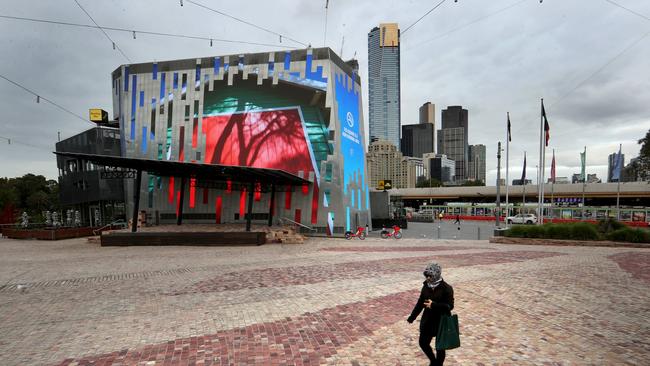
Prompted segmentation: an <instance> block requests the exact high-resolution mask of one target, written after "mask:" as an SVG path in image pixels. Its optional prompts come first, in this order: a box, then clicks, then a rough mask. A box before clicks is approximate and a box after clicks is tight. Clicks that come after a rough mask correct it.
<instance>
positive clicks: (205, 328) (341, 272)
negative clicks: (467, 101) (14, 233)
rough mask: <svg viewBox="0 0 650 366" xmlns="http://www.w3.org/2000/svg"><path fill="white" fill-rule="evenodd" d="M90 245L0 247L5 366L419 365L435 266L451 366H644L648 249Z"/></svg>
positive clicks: (1, 357)
mask: <svg viewBox="0 0 650 366" xmlns="http://www.w3.org/2000/svg"><path fill="white" fill-rule="evenodd" d="M358 244H359V243H358V242H357V243H355V242H349V241H345V240H334V239H310V240H308V241H307V242H306V244H303V245H280V244H271V245H265V246H261V247H255V248H236V247H230V248H228V247H224V248H192V247H182V248H181V247H164V248H145V247H140V248H101V247H99V246H97V245H96V244H90V243H87V242H86V241H84V240H81V239H74V240H67V241H61V242H47V243H45V242H38V241H13V240H8V239H0V251H2V253H3V255H2V256H1V257H0V332H1V334H2V337H1V338H0V365H8V366H14V365H66V366H79V365H150V366H151V365H427V364H428V361H427V360H426V359H425V357H424V356H423V354H422V353H421V351H420V350H419V347H418V344H417V343H418V324H417V322H416V324H408V323H407V322H406V321H405V319H406V317H407V315H408V314H409V313H410V310H411V308H412V306H413V304H414V302H415V300H416V299H417V295H418V293H419V288H420V287H421V285H422V280H423V277H422V269H423V267H424V266H425V265H426V263H428V262H429V261H432V260H435V261H437V262H439V263H441V265H442V266H443V277H445V279H446V280H447V281H448V282H449V283H450V284H452V285H453V286H454V291H455V297H456V308H455V309H454V312H455V313H457V314H458V316H459V319H460V326H461V342H462V346H461V348H459V349H456V350H452V351H449V352H447V361H446V363H445V364H446V365H447V364H449V365H643V364H647V360H648V359H649V358H650V341H649V340H650V321H649V320H648V318H650V301H649V300H650V295H649V293H650V292H649V291H648V282H650V275H648V273H650V271H648V269H649V266H650V250H648V249H642V248H638V249H637V248H634V249H631V248H591V247H557V246H554V247H550V246H549V247H546V246H537V245H536V246H526V245H500V244H489V243H488V242H487V241H470V240H453V241H445V240H430V239H406V238H405V239H402V240H401V241H393V242H391V243H390V245H386V242H385V241H383V240H382V239H378V238H377V239H375V238H368V239H367V240H366V242H364V245H363V246H359V245H358Z"/></svg>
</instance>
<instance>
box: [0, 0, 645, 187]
mask: <svg viewBox="0 0 650 366" xmlns="http://www.w3.org/2000/svg"><path fill="white" fill-rule="evenodd" d="M78 1H79V3H80V4H81V5H82V6H83V7H84V8H85V9H86V11H88V13H90V15H91V16H92V17H93V18H94V19H95V21H96V22H97V23H98V24H99V25H100V26H104V27H120V28H127V29H135V30H145V31H155V32H164V33H177V34H185V35H195V36H203V37H208V38H215V39H217V38H221V39H227V40H232V41H236V40H241V41H247V42H257V43H267V44H277V45H278V47H271V46H257V45H249V44H238V43H225V42H219V41H214V42H213V45H212V47H211V46H210V43H209V42H208V41H201V40H190V39H180V38H171V37H160V36H151V35H145V34H138V33H136V39H133V35H132V34H131V33H122V32H115V31H108V30H107V31H106V32H107V33H108V35H109V36H110V37H111V38H112V39H113V40H114V41H115V42H116V43H117V45H118V46H119V48H120V49H122V51H123V52H124V54H125V55H126V56H127V57H128V58H129V59H130V60H131V61H132V62H133V63H139V62H151V61H154V60H158V61H162V60H171V59H180V58H194V57H206V56H218V55H223V54H236V53H247V52H263V51H271V50H280V49H283V47H302V46H300V45H299V44H297V43H294V42H291V41H289V40H288V39H286V38H283V39H282V43H280V39H279V37H278V36H276V35H272V34H269V33H267V32H264V31H261V30H259V29H256V28H254V27H251V26H249V25H246V24H242V23H240V22H237V21H235V20H233V19H230V18H227V17H224V16H222V15H219V14H217V13H214V12H211V11H209V10H206V9H204V8H201V7H199V6H196V5H194V4H191V3H188V1H187V0H186V1H185V2H184V6H183V7H181V6H180V1H179V0H156V1H154V0H138V1H132V0H131V1H129V0H112V1H99V0H78ZM197 2H199V3H202V4H205V5H206V6H208V7H210V8H213V9H216V10H220V11H223V12H226V13H229V14H231V15H233V16H236V17H239V18H241V19H244V20H247V21H249V22H251V23H255V24H257V25H259V26H261V27H264V28H267V29H269V30H273V31H275V32H277V33H281V34H284V35H285V36H287V37H291V38H293V39H296V40H299V41H301V42H304V43H310V44H311V45H313V46H314V47H321V46H323V44H324V42H323V41H324V37H325V0H322V1H321V0H318V1H317V0H309V1H306V0H302V1H298V0H275V1H262V0H255V1H244V0H242V1H210V0H197ZM612 2H615V3H617V4H619V5H621V6H624V7H626V8H628V9H630V10H631V11H634V12H636V13H638V15H635V14H633V13H632V12H630V11H626V10H624V9H621V8H620V7H617V6H615V5H614V4H612V3H611V2H610V1H608V0H571V1H567V0H545V1H544V2H543V3H541V4H540V3H539V0H490V1H486V0H459V1H458V2H457V3H455V2H454V1H453V0H447V1H445V2H444V3H443V4H442V5H441V6H440V7H438V8H437V9H436V10H434V11H433V12H431V13H430V14H429V15H428V16H426V17H425V18H424V19H422V20H421V21H420V22H419V23H417V24H416V25H415V26H414V27H412V28H411V29H409V30H408V31H406V32H404V33H403V34H402V40H401V42H402V48H401V62H402V70H401V77H402V82H401V89H402V124H411V123H417V120H418V108H419V107H420V105H422V104H423V103H425V102H427V101H430V102H432V103H434V104H435V105H436V123H437V128H439V127H440V111H441V110H442V109H444V108H445V107H446V106H449V105H462V106H463V107H464V108H466V109H468V110H469V141H470V144H485V145H486V146H487V170H488V177H487V179H488V185H494V182H495V178H496V150H497V148H496V146H497V141H502V142H503V143H504V146H505V139H506V112H508V111H509V112H510V116H511V121H512V126H513V129H512V132H513V140H512V142H511V144H510V179H511V180H512V179H513V178H514V179H516V178H518V177H520V176H521V173H522V163H523V153H524V150H526V151H527V152H528V159H527V165H528V169H527V177H528V178H531V179H533V182H534V181H535V180H536V177H537V174H536V172H535V166H536V165H537V159H538V156H539V143H538V141H539V111H540V98H542V97H543V98H544V101H545V106H546V112H547V116H548V119H549V122H550V126H551V139H550V146H549V150H548V155H547V172H546V176H547V177H548V176H549V169H550V168H549V167H550V160H551V157H550V155H551V153H550V149H553V148H554V149H555V150H556V160H557V175H558V176H568V177H570V176H571V174H572V173H577V172H579V170H580V156H579V153H580V152H581V151H582V150H583V148H584V146H587V172H588V173H597V174H598V176H599V177H600V178H602V179H603V180H605V179H606V175H607V155H608V154H610V153H612V152H615V151H617V150H618V145H619V143H621V144H623V153H624V154H625V159H626V163H627V162H628V161H629V159H630V158H631V157H635V156H637V155H638V152H639V148H640V146H639V145H638V144H637V140H638V139H640V138H642V137H644V136H645V134H646V132H647V131H648V130H649V129H650V66H649V65H650V63H649V62H648V60H650V36H649V35H650V33H649V32H650V1H647V0H612ZM438 3H439V0H434V1H415V0H410V1H385V0H367V1H366V0H355V1H350V0H330V1H329V10H328V15H327V16H328V17H327V32H326V45H327V46H329V47H331V48H332V49H334V50H335V51H336V52H337V53H340V51H341V44H342V38H343V37H345V41H344V44H343V52H342V58H343V59H349V58H351V57H353V55H354V54H355V53H356V57H357V58H358V60H359V63H360V68H361V70H360V74H361V77H362V83H363V89H364V90H363V91H364V96H363V101H364V116H365V120H366V124H367V122H368V106H367V101H368V97H367V80H366V75H367V73H368V63H367V52H368V50H367V33H368V32H369V31H370V29H372V28H373V27H374V26H376V25H378V24H379V23H382V22H397V23H399V25H400V28H401V29H402V30H404V29H406V28H407V27H408V26H409V25H411V24H412V23H414V22H415V21H416V20H417V19H418V18H420V17H421V16H422V15H423V14H424V13H426V12H427V11H428V10H429V9H431V8H432V7H433V6H435V5H436V4H438ZM0 4H2V6H1V7H0V9H1V10H0V15H5V16H7V15H9V16H15V17H26V18H38V19H47V20H56V21H62V22H71V23H82V24H92V22H91V20H90V19H89V18H88V16H87V15H86V14H85V13H84V12H83V11H82V10H81V9H80V8H79V7H78V6H77V4H76V3H75V1H74V0H57V1H46V0H40V1H37V0H21V1H8V0H0ZM0 49H2V52H0V75H3V76H5V77H7V78H9V79H11V80H13V81H15V82H17V83H20V84H22V85H23V86H25V87H27V88H28V89H30V90H32V91H34V92H36V93H38V94H40V95H42V96H43V97H44V98H47V99H49V100H51V101H53V102H55V103H57V104H59V105H60V106H62V107H64V108H66V109H68V110H70V111H72V112H74V113H76V114H78V115H80V116H83V117H85V116H87V115H88V108H92V107H100V108H103V109H105V110H108V111H111V109H112V100H111V75H110V74H111V72H112V71H113V70H114V69H115V68H117V67H118V66H119V65H121V64H127V63H129V61H128V60H127V59H126V58H125V57H124V56H122V55H121V54H120V53H119V52H118V51H117V50H113V47H112V44H111V41H109V40H108V39H107V38H106V37H105V36H104V34H102V32H101V31H100V30H98V29H91V28H78V27H69V26H63V25H53V24H43V23H33V22H25V21H17V20H10V19H6V18H0ZM0 95H1V96H2V100H1V102H0V126H1V132H0V136H2V138H0V154H1V156H2V159H1V163H0V176H7V177H14V176H20V175H23V174H26V173H29V172H32V173H36V174H43V175H45V176H47V177H48V178H56V176H57V169H56V160H55V158H54V155H53V154H52V153H51V151H53V150H54V143H55V141H56V140H57V132H59V131H60V133H61V137H62V138H66V137H69V136H72V135H74V134H77V133H79V132H81V131H83V130H85V129H87V128H88V127H90V126H91V124H90V123H87V122H83V121H81V120H80V119H78V118H76V117H74V116H72V115H70V114H68V113H65V112H63V111H61V110H59V109H58V108H56V107H54V106H52V105H50V104H48V103H47V102H45V101H43V100H41V102H40V103H38V104H37V103H36V97H34V96H33V95H31V94H29V93H28V92H26V91H24V90H22V89H20V88H18V87H16V86H14V85H12V84H10V83H9V82H7V81H6V80H3V79H0ZM367 131H368V128H367V125H366V132H367ZM6 138H11V139H12V140H13V141H12V143H11V144H8V143H7V140H6ZM366 141H367V140H366ZM503 157H504V160H503V161H502V167H503V170H502V177H504V176H505V152H504V154H503Z"/></svg>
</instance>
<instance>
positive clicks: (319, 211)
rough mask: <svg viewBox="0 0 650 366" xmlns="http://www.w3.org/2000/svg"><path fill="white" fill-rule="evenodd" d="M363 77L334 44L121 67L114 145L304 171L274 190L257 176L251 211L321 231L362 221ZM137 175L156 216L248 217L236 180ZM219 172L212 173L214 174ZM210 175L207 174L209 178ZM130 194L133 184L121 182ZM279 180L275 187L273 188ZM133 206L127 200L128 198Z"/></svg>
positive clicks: (158, 156) (142, 152) (179, 158)
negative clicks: (295, 182) (301, 182)
mask: <svg viewBox="0 0 650 366" xmlns="http://www.w3.org/2000/svg"><path fill="white" fill-rule="evenodd" d="M361 103H362V101H361V80H360V78H359V76H358V74H357V73H356V72H354V71H353V70H352V68H351V67H350V66H349V65H346V64H345V63H344V62H343V61H342V60H341V59H340V58H339V57H338V56H337V55H336V54H335V53H334V52H333V51H332V50H330V49H329V48H318V49H306V50H304V49H303V50H292V51H279V52H266V53H255V54H243V55H227V56H218V57H207V58H193V59H184V60H174V61H165V62H157V63H144V64H134V65H123V66H120V67H119V68H118V69H116V70H115V71H114V72H113V106H114V108H113V110H114V113H115V116H114V118H116V119H119V122H120V128H121V132H120V134H121V136H122V139H121V155H122V156H124V157H129V158H140V159H151V160H167V161H175V162H182V163H185V164H193V163H202V164H216V165H229V166H242V167H250V168H257V169H276V170H283V171H286V172H288V173H291V174H293V175H296V176H299V177H301V178H304V179H307V180H309V181H310V182H311V184H307V185H305V186H303V187H302V188H299V189H285V190H284V191H282V189H280V192H278V193H277V194H275V195H272V194H271V192H270V187H266V186H262V185H261V183H259V184H255V189H254V191H255V192H254V202H253V211H252V218H253V220H254V222H258V223H262V222H266V221H265V220H266V219H267V218H268V215H269V207H272V211H274V212H275V214H274V217H282V218H287V219H290V220H293V221H296V222H298V223H301V224H304V225H308V226H310V227H314V228H316V229H318V230H319V231H321V232H326V233H328V234H333V233H340V232H343V231H345V230H351V229H352V228H353V227H356V225H361V226H363V225H365V224H367V223H369V216H370V212H369V211H370V204H369V193H368V182H367V171H366V166H365V149H364V146H365V141H364V127H363V126H364V123H363V115H362V104H361ZM179 180H180V179H176V180H175V179H174V177H169V178H168V177H157V176H153V175H144V176H143V182H145V184H143V187H142V189H141V197H142V200H141V203H140V207H141V208H142V209H143V210H146V211H147V214H148V215H151V217H152V218H155V221H156V222H160V223H169V222H173V221H174V218H175V217H176V214H177V213H178V212H179V205H180V204H181V202H182V204H183V208H182V210H181V212H182V213H183V214H182V215H183V219H184V220H185V221H188V222H201V223H215V222H216V223H238V222H244V221H245V217H244V216H245V212H246V207H247V205H248V204H249V202H248V195H247V192H246V190H247V187H248V186H249V185H247V184H243V182H237V181H234V179H233V180H232V181H231V180H228V181H227V182H226V183H225V184H222V185H221V186H219V185H215V184H211V182H209V181H199V180H197V179H190V180H189V184H187V185H185V189H184V192H185V193H184V196H185V197H188V198H189V199H187V198H186V199H185V200H182V199H180V200H179V197H181V195H180V187H181V186H183V185H182V184H180V183H179V182H178V181H179ZM217 180H218V177H215V182H216V181H217ZM212 183H214V182H212ZM125 188H126V191H127V192H126V197H129V198H130V197H133V185H132V184H130V183H128V182H127V183H126V184H125ZM274 190H275V189H274ZM129 205H133V202H129Z"/></svg>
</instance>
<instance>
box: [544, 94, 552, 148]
mask: <svg viewBox="0 0 650 366" xmlns="http://www.w3.org/2000/svg"><path fill="white" fill-rule="evenodd" d="M542 117H543V118H544V135H545V136H544V146H548V139H549V138H551V127H550V126H549V125H548V120H547V119H546V110H545V109H544V100H542Z"/></svg>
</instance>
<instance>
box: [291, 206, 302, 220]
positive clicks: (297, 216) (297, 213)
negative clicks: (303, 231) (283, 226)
mask: <svg viewBox="0 0 650 366" xmlns="http://www.w3.org/2000/svg"><path fill="white" fill-rule="evenodd" d="M301 216H302V212H301V211H300V209H299V208H297V209H296V214H295V215H294V217H293V221H295V222H297V223H299V224H300V217H301Z"/></svg>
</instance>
